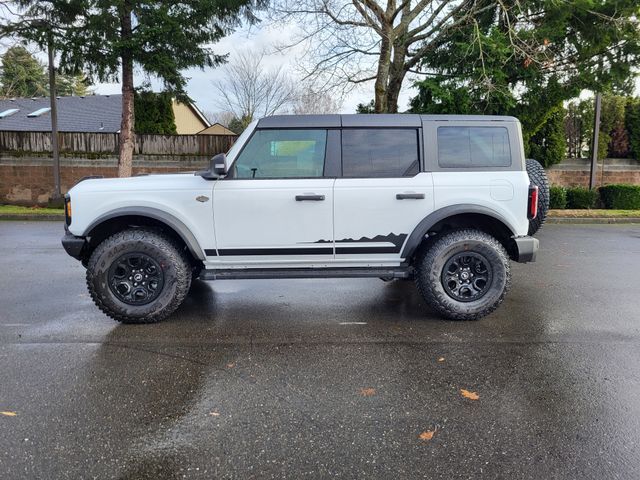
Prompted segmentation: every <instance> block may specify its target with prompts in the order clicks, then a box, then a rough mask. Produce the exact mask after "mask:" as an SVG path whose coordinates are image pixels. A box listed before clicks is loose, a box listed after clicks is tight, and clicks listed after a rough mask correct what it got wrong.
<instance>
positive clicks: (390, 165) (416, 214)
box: [334, 128, 433, 267]
mask: <svg viewBox="0 0 640 480" xmlns="http://www.w3.org/2000/svg"><path fill="white" fill-rule="evenodd" d="M420 151H421V148H420V129H419V128H345V129H343V131H342V178H339V179H337V180H336V183H335V187H334V196H335V200H334V202H335V203H334V231H335V233H334V237H335V248H336V263H337V265H340V266H354V267H356V266H392V265H398V264H399V263H400V261H401V251H402V247H403V245H404V243H405V241H406V239H407V237H408V236H409V235H410V234H411V232H412V231H413V229H414V228H415V227H416V226H417V225H418V223H419V222H420V221H421V220H422V219H423V218H424V217H426V216H427V215H428V214H429V213H431V212H432V211H433V179H432V175H431V173H424V172H420V170H421V169H420V163H421V162H420Z"/></svg>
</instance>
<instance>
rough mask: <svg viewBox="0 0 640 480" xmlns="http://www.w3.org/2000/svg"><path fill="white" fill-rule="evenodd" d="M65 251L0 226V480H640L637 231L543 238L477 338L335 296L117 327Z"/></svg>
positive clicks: (54, 241) (46, 232) (254, 290)
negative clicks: (536, 256)
mask: <svg viewBox="0 0 640 480" xmlns="http://www.w3.org/2000/svg"><path fill="white" fill-rule="evenodd" d="M61 235H62V226H61V225H60V224H58V223H52V222H51V223H49V222H23V223H19V222H0V411H2V412H5V413H3V414H1V415H0V478H2V479H3V480H10V479H66V478H70V479H92V478H100V479H103V478H116V479H174V478H175V479H178V478H197V479H200V478H202V479H214V478H215V479H218V478H220V479H227V478H229V479H231V478H233V479H236V478H237V479H251V478H274V479H281V478H282V479H284V478H290V479H304V478H312V479H316V478H319V479H324V478H369V479H371V478H376V479H378V478H380V479H394V480H396V479H405V478H406V479H413V478H434V479H436V478H437V479H440V478H441V479H453V478H491V479H494V478H505V479H525V478H527V479H528V478H531V479H543V478H544V479H551V478H553V479H555V478H558V479H564V478H568V479H635V478H638V477H639V476H640V474H639V473H638V472H640V349H639V346H640V286H639V283H638V279H639V278H640V277H639V276H638V272H640V225H581V226H571V225H548V226H546V227H545V228H544V230H543V231H542V232H541V234H540V235H539V238H540V241H541V246H542V250H541V252H540V254H539V261H538V262H537V263H535V264H530V265H519V264H514V266H513V287H512V290H511V292H510V293H509V295H508V296H507V299H506V301H505V303H504V304H503V306H502V307H501V308H500V309H499V310H498V311H497V312H495V313H494V314H492V315H491V316H489V317H487V318H485V319H483V320H480V321H477V322H452V321H444V320H441V319H439V318H437V316H436V315H435V314H434V313H433V312H432V311H431V310H429V308H428V307H427V306H426V305H425V304H424V302H423V301H422V299H421V298H420V297H419V296H418V294H417V292H416V290H415V288H414V286H413V284H412V283H410V282H406V281H394V282H389V283H384V282H382V281H380V280H375V279H364V280H362V279H361V280H350V279H340V280H330V279H327V280H277V281H263V280H247V281H219V282H214V283H204V282H197V283H196V284H194V286H193V290H192V292H191V293H190V295H189V296H188V298H187V300H186V302H185V303H184V305H183V306H182V307H181V308H180V309H179V310H178V312H177V313H176V314H174V315H173V316H172V317H171V318H170V319H168V320H166V321H164V322H163V323H160V324H157V325H146V326H135V325H119V324H118V323H116V322H114V321H112V320H110V319H109V318H107V317H105V316H104V315H103V314H102V313H100V312H99V311H98V309H97V308H96V307H94V305H93V304H92V303H91V300H90V299H89V296H88V294H87V291H86V287H85V284H84V269H83V268H82V266H81V265H80V264H79V263H78V262H76V261H75V260H73V259H72V258H70V257H68V256H67V255H66V254H65V253H64V251H63V250H62V248H61V247H60V244H59V238H60V236H61ZM461 389H465V390H468V391H469V392H473V393H476V394H478V396H479V398H478V399H477V400H472V399H468V398H465V397H464V396H463V395H462V394H461V392H460V390H461ZM6 412H9V413H15V416H8V415H6ZM425 432H432V433H433V435H432V437H431V439H430V440H429V439H421V438H420V436H421V434H422V436H423V437H427V438H428V437H429V436H430V433H426V434H425Z"/></svg>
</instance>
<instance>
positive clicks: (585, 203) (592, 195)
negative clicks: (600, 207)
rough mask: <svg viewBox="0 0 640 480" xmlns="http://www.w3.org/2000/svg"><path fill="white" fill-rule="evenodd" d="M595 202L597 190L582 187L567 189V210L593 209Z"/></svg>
mask: <svg viewBox="0 0 640 480" xmlns="http://www.w3.org/2000/svg"><path fill="white" fill-rule="evenodd" d="M597 201H598V191H597V190H589V189H588V188H583V187H571V188H567V208H570V209H571V208H575V209H585V208H595V206H596V202H597Z"/></svg>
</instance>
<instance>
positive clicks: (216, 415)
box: [209, 412, 220, 417]
mask: <svg viewBox="0 0 640 480" xmlns="http://www.w3.org/2000/svg"><path fill="white" fill-rule="evenodd" d="M209 415H211V416H212V417H219V416H220V413H219V412H209Z"/></svg>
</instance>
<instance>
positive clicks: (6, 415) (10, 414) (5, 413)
mask: <svg viewBox="0 0 640 480" xmlns="http://www.w3.org/2000/svg"><path fill="white" fill-rule="evenodd" d="M0 413H1V414H2V415H4V416H5V417H15V416H16V415H18V414H17V413H16V412H0Z"/></svg>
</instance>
